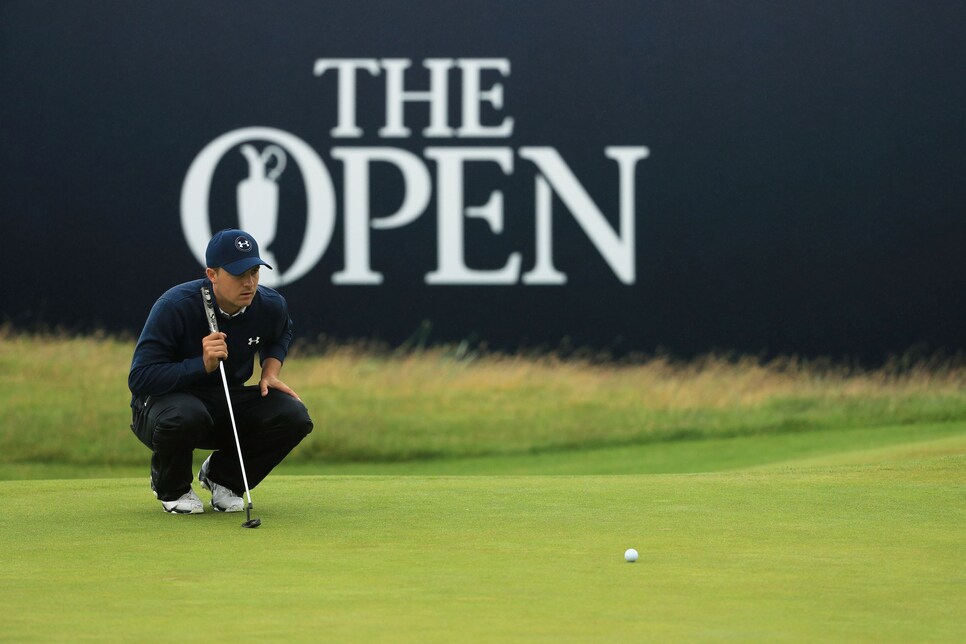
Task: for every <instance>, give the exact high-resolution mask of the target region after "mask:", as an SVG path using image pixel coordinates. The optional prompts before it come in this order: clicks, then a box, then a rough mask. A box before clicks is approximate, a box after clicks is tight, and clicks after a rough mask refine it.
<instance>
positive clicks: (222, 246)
mask: <svg viewBox="0 0 966 644" xmlns="http://www.w3.org/2000/svg"><path fill="white" fill-rule="evenodd" d="M205 261H206V262H207V264H208V268H223V269H225V270H226V271H228V272H229V273H231V274H232V275H241V274H243V273H244V272H245V271H247V270H249V269H251V268H252V267H253V266H258V265H262V266H268V267H269V268H271V265H269V264H268V263H267V262H266V261H265V260H263V259H262V258H261V257H259V256H258V242H256V241H255V238H254V237H252V236H251V235H249V234H248V233H246V232H245V231H244V230H238V229H236V228H231V229H228V230H221V231H219V232H217V233H215V234H214V236H213V237H212V238H211V241H209V242H208V249H207V250H206V251H205Z"/></svg>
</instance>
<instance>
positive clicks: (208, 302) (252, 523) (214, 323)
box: [201, 286, 262, 528]
mask: <svg viewBox="0 0 966 644" xmlns="http://www.w3.org/2000/svg"><path fill="white" fill-rule="evenodd" d="M201 299H202V301H204V303H205V314H206V315H207V317H208V328H209V329H210V330H211V332H212V333H218V318H216V317H215V303H214V301H213V300H212V298H211V289H209V288H208V287H206V286H202V287H201ZM218 369H219V370H220V371H221V384H223V385H224V386H225V400H226V401H227V402H228V417H229V418H231V431H232V433H234V434H235V447H236V448H238V464H239V465H241V474H242V481H243V482H244V483H245V494H246V495H247V496H248V505H247V506H246V507H245V523H243V524H242V527H243V528H257V527H258V526H260V525H262V520H261V519H258V518H255V519H253V518H252V491H251V489H249V487H248V475H247V474H245V460H244V459H243V458H242V451H241V442H240V441H239V440H238V427H237V426H236V425H235V412H234V411H233V410H232V408H231V396H230V395H229V394H228V377H227V376H226V375H225V365H224V364H223V363H222V361H221V360H219V361H218Z"/></svg>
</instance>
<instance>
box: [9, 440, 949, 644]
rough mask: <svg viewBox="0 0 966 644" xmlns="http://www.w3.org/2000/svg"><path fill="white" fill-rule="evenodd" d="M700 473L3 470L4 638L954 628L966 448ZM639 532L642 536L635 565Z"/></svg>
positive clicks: (916, 636) (827, 636)
mask: <svg viewBox="0 0 966 644" xmlns="http://www.w3.org/2000/svg"><path fill="white" fill-rule="evenodd" d="M938 444H939V445H946V449H941V448H938V447H936V443H933V449H931V450H926V451H925V453H924V454H923V453H918V452H917V451H916V449H915V447H914V446H913V447H910V448H908V449H905V450H903V449H900V448H896V447H894V448H891V449H890V450H888V451H887V453H881V451H880V453H879V455H878V456H877V457H875V458H871V459H863V458H862V457H861V456H859V457H858V458H855V459H853V460H858V461H861V460H873V461H876V462H871V463H864V464H839V465H827V464H821V463H811V464H803V465H801V466H795V465H794V464H788V463H786V464H784V465H780V466H772V467H765V468H758V469H753V470H752V469H749V470H741V471H733V472H718V473H708V474H650V475H614V476H463V477H445V476H437V477H432V476H363V475H346V476H276V477H272V478H270V479H269V480H268V481H266V483H265V484H263V485H262V486H260V487H259V488H258V489H257V490H256V493H255V495H254V499H255V505H256V512H255V514H256V515H257V516H260V517H261V518H262V520H263V522H264V525H263V526H262V527H261V528H259V529H257V530H244V529H241V528H240V524H241V522H242V520H243V519H244V514H243V513H242V514H231V515H224V514H215V513H213V512H211V511H210V510H209V511H208V512H206V513H205V514H204V515H199V516H172V515H166V514H164V513H162V512H161V511H160V510H159V508H158V506H157V502H156V501H154V499H153V498H152V497H151V495H150V492H149V490H148V487H147V484H146V481H145V480H141V479H97V480H72V481H8V482H2V483H0V552H2V553H3V554H2V555H0V556H2V569H0V601H2V603H3V606H4V608H5V610H4V615H5V616H4V618H3V625H4V628H3V637H2V638H0V639H5V640H11V641H57V640H60V641H67V640H70V641H78V640H80V641H84V640H97V641H138V640H150V641H202V640H205V641H230V640H234V641H237V640H254V639H259V640H268V641H283V640H289V641H319V640H328V641H350V640H354V641H414V642H415V641H440V642H443V641H457V640H459V641H514V640H530V641H532V640H538V641H540V640H542V641H589V640H604V641H633V640H637V641H642V640H645V639H650V640H658V641H665V640H706V639H734V640H738V641H746V640H780V641H807V640H812V641H818V640H824V641H828V640H851V641H854V640H868V641H882V640H892V641H895V640H907V641H908V640H917V641H922V640H936V641H955V640H961V639H962V638H963V636H964V635H966V616H964V611H963V610H962V607H963V606H964V605H966V536H964V530H963V527H964V526H966V509H964V504H963V498H964V494H963V493H964V490H966V459H964V456H963V442H962V440H961V438H960V439H959V440H958V441H956V440H953V441H950V440H946V441H945V442H943V441H940V442H939V443H938ZM628 547H634V548H637V549H638V551H640V553H641V557H640V560H639V561H638V562H637V563H635V564H629V563H625V562H624V560H623V557H622V553H623V552H624V550H625V549H626V548H628Z"/></svg>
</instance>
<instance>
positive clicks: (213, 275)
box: [205, 268, 218, 284]
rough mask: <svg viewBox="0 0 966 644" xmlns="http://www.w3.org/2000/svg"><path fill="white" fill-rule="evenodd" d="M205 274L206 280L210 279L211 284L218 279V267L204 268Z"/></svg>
mask: <svg viewBox="0 0 966 644" xmlns="http://www.w3.org/2000/svg"><path fill="white" fill-rule="evenodd" d="M205 275H207V276H208V280H209V281H211V283H212V284H214V283H215V282H217V281H218V269H216V268H206V269H205Z"/></svg>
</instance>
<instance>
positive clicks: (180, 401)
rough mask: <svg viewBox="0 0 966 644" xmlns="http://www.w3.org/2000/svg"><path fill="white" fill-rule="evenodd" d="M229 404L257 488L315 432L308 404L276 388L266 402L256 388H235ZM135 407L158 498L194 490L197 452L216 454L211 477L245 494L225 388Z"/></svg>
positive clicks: (136, 427)
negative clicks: (195, 454) (148, 454)
mask: <svg viewBox="0 0 966 644" xmlns="http://www.w3.org/2000/svg"><path fill="white" fill-rule="evenodd" d="M231 403H232V409H233V411H234V412H235V422H236V424H237V426H238V439H239V443H241V449H242V455H243V456H244V459H245V473H246V474H247V475H248V484H249V486H251V487H252V488H254V487H255V486H256V485H258V484H259V483H260V482H261V481H262V479H264V478H265V477H266V476H268V473H269V472H271V471H272V469H273V468H274V467H275V466H276V465H278V464H279V463H281V462H282V459H284V458H285V457H286V455H288V453H289V452H291V451H292V449H293V448H294V447H295V446H296V445H298V444H299V443H300V442H301V441H302V439H303V438H305V437H306V436H307V435H308V434H309V433H310V432H311V431H312V419H311V418H309V412H308V410H307V409H306V408H305V405H303V404H302V403H301V402H299V401H298V400H296V399H295V398H292V397H291V396H289V395H288V394H284V393H282V392H280V391H277V390H275V389H269V390H268V395H267V396H266V397H264V398H262V395H261V392H260V391H259V388H258V387H257V386H249V387H238V388H234V389H231ZM132 409H133V421H134V422H133V423H132V425H131V429H132V430H133V431H134V433H135V435H136V436H137V437H138V439H139V440H140V441H141V442H142V443H144V444H145V445H147V446H148V448H150V449H151V451H152V456H151V484H152V486H153V488H154V491H155V492H157V494H158V498H159V499H160V500H162V501H174V500H177V499H178V498H180V497H181V495H183V494H185V493H186V492H187V491H188V489H189V488H190V487H191V482H192V480H193V478H194V472H192V454H193V452H194V450H195V449H205V450H216V451H215V452H214V453H213V454H212V455H211V461H210V463H209V469H208V477H209V478H210V479H211V480H212V481H214V482H215V483H218V484H219V485H223V486H225V487H227V488H229V489H231V490H232V491H234V492H235V493H236V494H238V495H243V494H244V490H245V486H244V482H243V481H242V473H241V466H240V464H239V463H238V451H237V448H236V447H235V438H234V435H233V434H232V429H231V419H230V418H229V415H228V404H227V403H226V402H225V391H224V389H210V390H209V389H204V390H192V391H190V392H175V393H170V394H165V395H162V396H150V397H148V398H146V399H139V398H135V399H134V402H133V403H132Z"/></svg>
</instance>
